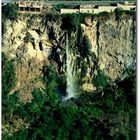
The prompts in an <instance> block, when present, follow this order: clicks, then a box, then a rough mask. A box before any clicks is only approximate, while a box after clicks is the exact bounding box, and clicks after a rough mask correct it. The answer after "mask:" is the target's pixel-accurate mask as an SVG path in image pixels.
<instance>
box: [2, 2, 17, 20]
mask: <svg viewBox="0 0 140 140" xmlns="http://www.w3.org/2000/svg"><path fill="white" fill-rule="evenodd" d="M17 15H18V13H17V5H16V4H11V3H8V4H6V5H5V6H3V7H2V17H3V18H7V19H16V18H17Z"/></svg>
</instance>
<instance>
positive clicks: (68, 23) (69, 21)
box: [62, 14, 80, 31]
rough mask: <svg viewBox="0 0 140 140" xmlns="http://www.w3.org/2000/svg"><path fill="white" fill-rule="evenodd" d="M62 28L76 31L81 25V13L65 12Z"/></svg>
mask: <svg viewBox="0 0 140 140" xmlns="http://www.w3.org/2000/svg"><path fill="white" fill-rule="evenodd" d="M62 22H63V24H62V29H64V30H69V31H71V30H72V31H76V29H78V28H79V25H80V16H79V14H64V15H62Z"/></svg>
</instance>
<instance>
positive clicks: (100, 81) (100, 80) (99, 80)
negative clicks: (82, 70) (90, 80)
mask: <svg viewBox="0 0 140 140" xmlns="http://www.w3.org/2000/svg"><path fill="white" fill-rule="evenodd" d="M108 80H109V78H108V77H107V76H106V75H105V74H104V73H103V72H102V71H101V70H98V74H97V75H96V76H95V79H94V84H95V86H96V87H104V86H106V85H107V84H108Z"/></svg>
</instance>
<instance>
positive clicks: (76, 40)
mask: <svg viewBox="0 0 140 140" xmlns="http://www.w3.org/2000/svg"><path fill="white" fill-rule="evenodd" d="M62 18H63V17H58V18H56V19H52V18H50V17H49V16H48V17H47V16H46V17H44V16H39V15H38V16H35V15H29V16H25V15H21V16H20V17H19V18H18V19H17V20H16V21H11V20H6V22H5V31H4V34H3V36H2V51H3V52H4V53H5V54H6V55H7V56H8V57H9V59H12V60H13V62H14V65H15V68H16V81H17V83H16V86H15V88H14V89H13V90H12V91H11V94H12V93H13V92H14V91H16V90H20V95H21V100H22V101H27V100H31V99H32V95H31V91H32V90H33V89H34V88H42V87H44V85H43V82H42V81H41V80H40V79H41V78H42V67H43V66H45V65H50V64H52V65H54V66H55V68H56V71H57V73H58V74H60V75H61V74H62V75H65V71H66V70H65V67H66V64H65V63H66V62H65V59H66V50H65V49H66V47H65V32H66V31H65V30H63V28H62V26H63V23H62ZM69 36H70V37H69V38H70V42H71V47H72V48H73V52H74V53H73V54H75V55H74V57H75V62H76V63H75V69H76V71H77V73H78V76H79V79H80V81H81V82H80V85H79V86H80V88H81V90H84V91H88V92H92V91H94V90H96V89H98V88H102V86H104V85H105V84H106V82H107V83H109V82H111V83H112V82H114V81H115V80H123V79H124V78H125V77H127V76H129V74H128V73H127V72H128V71H129V70H135V69H136V20H135V17H134V15H131V16H130V15H124V16H122V18H121V19H119V20H117V19H116V17H115V15H114V14H112V15H110V16H109V17H108V18H107V19H102V18H92V17H90V16H88V17H85V18H84V20H83V21H81V22H80V27H79V28H78V29H77V30H75V31H72V32H71V33H70V35H69ZM99 83H101V84H99Z"/></svg>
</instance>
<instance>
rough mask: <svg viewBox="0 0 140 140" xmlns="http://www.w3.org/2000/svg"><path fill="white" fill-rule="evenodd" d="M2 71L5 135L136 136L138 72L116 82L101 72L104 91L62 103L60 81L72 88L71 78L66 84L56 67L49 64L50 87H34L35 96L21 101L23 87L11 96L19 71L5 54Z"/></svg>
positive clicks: (70, 139)
mask: <svg viewBox="0 0 140 140" xmlns="http://www.w3.org/2000/svg"><path fill="white" fill-rule="evenodd" d="M128 71H131V70H129V69H128ZM2 72H3V73H2V87H3V89H2V93H3V96H2V99H3V100H2V101H3V106H2V107H3V116H2V120H3V139H4V140H10V139H12V140H29V139H30V140H38V139H41V140H53V139H55V140H93V139H94V140H110V139H113V140H119V139H123V140H132V139H136V118H135V116H136V109H135V107H136V83H135V80H136V78H135V73H133V72H132V71H131V72H130V73H131V75H130V77H129V78H126V79H124V80H123V81H121V82H116V85H113V86H110V85H108V84H107V83H106V81H107V78H106V76H105V75H103V73H102V72H101V71H99V72H98V74H99V75H97V77H96V80H97V81H96V82H97V85H102V86H104V88H103V89H102V91H100V92H97V93H94V94H92V93H91V94H89V93H87V94H82V95H80V96H79V97H78V98H76V99H71V100H68V101H63V102H62V101H61V100H60V99H59V96H58V95H57V94H56V93H57V89H58V87H59V85H61V86H62V87H63V88H66V87H64V85H65V82H62V83H61V81H62V80H64V81H65V79H64V77H61V76H59V75H58V74H57V72H56V71H55V68H54V67H53V66H51V65H50V66H45V67H43V73H44V83H45V84H46V87H45V88H44V89H34V91H33V92H32V94H33V97H34V98H33V100H32V101H31V102H27V103H26V104H23V103H21V102H20V101H19V99H18V91H17V92H15V93H14V94H12V95H8V93H9V91H10V89H11V88H12V87H13V86H14V83H15V72H14V66H13V64H12V61H11V60H7V59H6V57H5V55H3V57H2ZM128 87H129V88H128ZM20 122H22V123H20ZM19 124H20V125H19Z"/></svg>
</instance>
